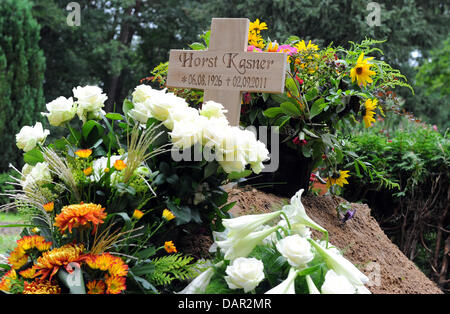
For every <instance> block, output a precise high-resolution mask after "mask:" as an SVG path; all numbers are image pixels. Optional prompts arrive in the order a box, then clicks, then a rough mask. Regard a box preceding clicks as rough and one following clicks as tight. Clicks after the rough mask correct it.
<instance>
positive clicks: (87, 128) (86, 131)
mask: <svg viewBox="0 0 450 314" xmlns="http://www.w3.org/2000/svg"><path fill="white" fill-rule="evenodd" d="M94 127H97V128H98V130H99V131H100V132H101V130H102V126H101V125H100V124H99V123H98V122H97V121H95V120H89V121H87V122H86V123H85V124H83V127H82V128H81V134H82V135H83V138H84V139H85V140H86V139H87V138H88V136H89V134H90V133H91V131H92V129H94ZM100 134H101V133H100Z"/></svg>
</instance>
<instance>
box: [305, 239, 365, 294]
mask: <svg viewBox="0 0 450 314" xmlns="http://www.w3.org/2000/svg"><path fill="white" fill-rule="evenodd" d="M308 241H309V242H310V243H311V244H312V246H313V247H314V248H315V249H316V251H317V252H318V253H319V254H320V255H322V257H323V258H324V259H325V262H326V264H327V266H328V267H329V268H330V269H333V270H334V271H335V272H336V274H338V275H342V276H345V277H346V278H347V279H348V280H349V281H350V282H351V283H352V284H353V285H354V286H363V285H364V284H365V283H367V282H368V281H369V278H367V276H366V275H364V274H363V273H362V272H361V271H360V270H359V269H358V268H356V267H355V266H354V265H353V264H352V263H350V262H349V261H348V260H347V259H345V258H344V257H343V256H342V255H340V254H336V252H335V251H334V250H331V249H326V248H324V247H323V246H321V245H320V244H319V243H317V242H316V241H314V240H312V239H308Z"/></svg>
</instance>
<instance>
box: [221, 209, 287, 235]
mask: <svg viewBox="0 0 450 314" xmlns="http://www.w3.org/2000/svg"><path fill="white" fill-rule="evenodd" d="M281 213H282V211H281V210H279V211H276V212H272V213H267V214H258V215H245V216H240V217H237V218H231V219H224V220H223V221H222V224H223V225H224V226H225V228H227V229H228V231H229V232H228V237H231V238H242V237H245V236H246V235H248V234H249V233H251V232H253V231H255V230H256V229H257V228H258V227H260V226H262V225H264V224H265V223H267V222H269V221H271V220H272V219H274V218H276V217H278V216H280V215H281Z"/></svg>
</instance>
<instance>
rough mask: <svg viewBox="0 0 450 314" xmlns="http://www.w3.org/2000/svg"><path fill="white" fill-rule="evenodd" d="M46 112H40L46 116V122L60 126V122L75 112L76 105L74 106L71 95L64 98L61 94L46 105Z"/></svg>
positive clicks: (66, 120)
mask: <svg viewBox="0 0 450 314" xmlns="http://www.w3.org/2000/svg"><path fill="white" fill-rule="evenodd" d="M46 107H47V110H48V112H43V113H41V114H42V115H43V116H45V117H47V118H48V122H49V123H50V124H51V125H53V126H60V125H61V124H63V123H65V122H68V121H70V120H72V119H73V117H74V116H75V113H76V110H77V108H76V106H74V103H73V99H72V97H70V98H65V97H63V96H61V97H58V98H56V99H55V100H53V101H51V102H49V103H48V104H47V105H46Z"/></svg>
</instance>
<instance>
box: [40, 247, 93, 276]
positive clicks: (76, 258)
mask: <svg viewBox="0 0 450 314" xmlns="http://www.w3.org/2000/svg"><path fill="white" fill-rule="evenodd" d="M83 251H84V246H83V244H78V245H77V244H66V245H64V246H62V247H58V248H55V249H53V250H51V251H47V252H44V253H43V254H42V256H41V257H39V258H38V259H37V261H36V263H35V266H34V267H35V268H36V270H37V272H36V274H35V277H39V276H40V277H41V279H45V278H47V276H48V275H50V280H51V278H52V277H53V275H55V274H56V273H57V272H58V270H59V269H60V268H61V267H64V268H66V270H67V271H68V272H71V271H72V269H71V268H70V269H69V267H70V266H69V267H68V265H69V264H70V263H78V262H81V261H84V260H85V259H86V257H87V256H86V255H85V254H83Z"/></svg>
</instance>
